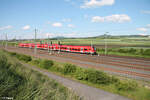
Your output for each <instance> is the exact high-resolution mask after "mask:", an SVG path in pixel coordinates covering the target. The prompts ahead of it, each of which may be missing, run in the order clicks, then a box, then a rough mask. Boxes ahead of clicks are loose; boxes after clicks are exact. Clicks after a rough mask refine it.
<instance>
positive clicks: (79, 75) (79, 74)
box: [75, 68, 87, 80]
mask: <svg viewBox="0 0 150 100" xmlns="http://www.w3.org/2000/svg"><path fill="white" fill-rule="evenodd" d="M75 78H76V79H78V80H87V70H86V69H83V68H77V69H76V72H75Z"/></svg>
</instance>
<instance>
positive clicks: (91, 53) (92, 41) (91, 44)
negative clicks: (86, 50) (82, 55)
mask: <svg viewBox="0 0 150 100" xmlns="http://www.w3.org/2000/svg"><path fill="white" fill-rule="evenodd" d="M92 42H93V41H91V50H92V48H93V44H92ZM91 56H92V52H91Z"/></svg>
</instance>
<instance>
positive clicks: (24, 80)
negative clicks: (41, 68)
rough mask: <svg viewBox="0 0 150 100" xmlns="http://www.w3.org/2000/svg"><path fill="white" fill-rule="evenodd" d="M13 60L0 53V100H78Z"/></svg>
mask: <svg viewBox="0 0 150 100" xmlns="http://www.w3.org/2000/svg"><path fill="white" fill-rule="evenodd" d="M25 58H28V56H26V57H25ZM15 59H16V58H13V59H12V57H9V56H8V55H7V54H6V53H4V52H2V51H0V100H1V99H3V100H4V99H13V100H80V98H79V97H78V96H76V95H75V94H74V93H73V92H71V91H70V90H68V89H67V88H65V87H64V86H62V85H60V84H58V83H57V82H55V81H54V80H52V79H49V78H48V77H46V76H44V75H42V74H40V73H39V72H36V71H33V70H31V69H28V68H26V67H24V66H22V65H21V64H20V63H18V62H17V61H16V60H17V59H16V60H15ZM21 59H22V60H24V59H23V58H21ZM27 60H31V59H30V57H29V59H27ZM27 60H26V61H27Z"/></svg>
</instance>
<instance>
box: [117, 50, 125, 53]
mask: <svg viewBox="0 0 150 100" xmlns="http://www.w3.org/2000/svg"><path fill="white" fill-rule="evenodd" d="M118 52H120V53H127V51H126V50H125V49H118Z"/></svg>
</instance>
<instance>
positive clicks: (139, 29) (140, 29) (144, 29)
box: [137, 27, 147, 32]
mask: <svg viewBox="0 0 150 100" xmlns="http://www.w3.org/2000/svg"><path fill="white" fill-rule="evenodd" d="M137 30H138V31H143V32H146V31H147V29H146V28H143V27H141V28H137Z"/></svg>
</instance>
